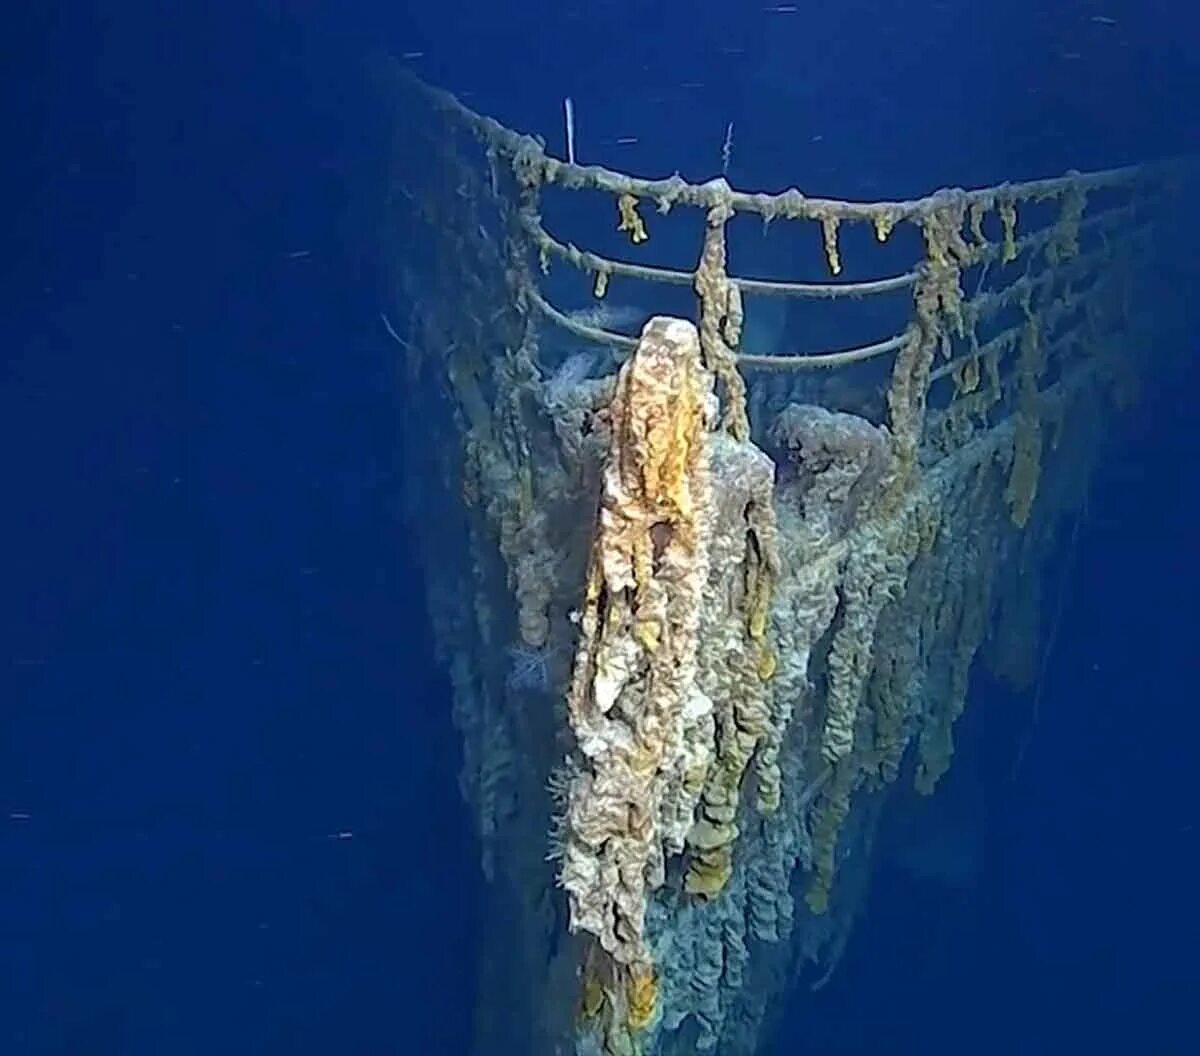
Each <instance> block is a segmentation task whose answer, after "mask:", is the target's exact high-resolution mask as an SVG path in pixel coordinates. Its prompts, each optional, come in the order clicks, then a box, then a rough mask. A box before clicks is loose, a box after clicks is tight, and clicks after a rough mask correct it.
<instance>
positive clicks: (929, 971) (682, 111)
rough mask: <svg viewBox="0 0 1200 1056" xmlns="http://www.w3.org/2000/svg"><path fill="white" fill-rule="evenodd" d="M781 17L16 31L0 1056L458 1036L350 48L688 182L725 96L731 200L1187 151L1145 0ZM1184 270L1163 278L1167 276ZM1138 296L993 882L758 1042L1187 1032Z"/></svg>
mask: <svg viewBox="0 0 1200 1056" xmlns="http://www.w3.org/2000/svg"><path fill="white" fill-rule="evenodd" d="M771 6H772V5H770V4H765V3H764V4H747V5H744V6H743V7H739V8H737V9H735V10H737V11H740V12H741V14H739V15H738V16H737V17H736V18H735V17H733V16H731V14H730V9H729V6H728V5H718V4H710V3H707V2H705V3H702V4H688V5H685V4H675V3H671V4H651V3H614V2H609V0H597V2H594V3H583V2H578V3H562V4H549V3H544V4H525V5H523V6H519V7H517V6H506V5H501V4H484V3H476V2H471V3H467V2H460V3H442V4H427V5H421V8H420V9H419V10H407V9H406V8H405V5H404V4H402V3H399V4H387V5H385V4H382V3H379V2H378V0H373V2H372V3H369V4H353V3H349V2H347V3H346V4H344V5H338V6H335V5H322V4H318V3H305V2H296V3H287V2H284V0H277V2H275V3H269V2H265V0H262V2H258V3H250V2H247V3H241V4H233V3H214V4H209V5H200V4H192V5H184V4H177V5H164V4H154V3H150V2H148V0H146V2H138V0H131V2H126V3H117V2H110V3H86V2H80V3H77V4H53V3H48V4H37V5H21V9H20V10H19V11H18V12H16V13H15V14H10V15H9V16H8V20H7V23H6V31H5V34H4V37H5V40H4V44H3V48H4V51H5V56H4V67H3V68H4V74H5V76H6V79H7V80H8V82H9V85H8V90H7V91H6V92H5V93H4V96H3V98H4V102H3V104H2V105H3V107H4V117H5V118H6V119H7V120H6V128H7V134H6V137H5V138H6V150H5V156H6V158H7V163H6V165H5V167H4V171H3V176H0V180H3V181H4V182H5V183H6V184H7V187H6V193H5V194H4V204H5V210H6V214H7V224H6V226H5V230H6V231H7V232H8V243H7V252H6V253H5V259H6V262H7V264H8V267H6V268H5V269H4V274H5V282H4V283H3V292H2V293H0V296H2V297H3V298H4V304H5V313H4V318H5V321H6V324H7V325H6V328H5V331H6V332H5V341H4V348H3V356H4V375H3V388H2V390H0V401H2V402H0V452H2V453H0V459H2V460H3V462H2V470H3V476H2V477H0V479H2V480H3V484H4V491H3V494H4V505H3V511H4V512H3V517H2V518H0V533H3V547H2V550H0V552H2V553H3V555H4V560H3V566H2V567H3V579H2V581H0V592H2V597H3V601H4V611H5V612H6V614H7V618H6V626H5V629H4V636H3V639H2V642H3V644H2V646H0V660H2V661H3V663H2V665H0V679H2V680H3V681H2V682H0V716H2V718H0V1053H4V1054H6V1056H7V1054H9V1053H11V1054H13V1056H24V1054H26V1053H30V1054H35V1053H36V1054H55V1056H68V1054H71V1056H74V1054H78V1056H115V1054H124V1053H129V1054H137V1056H142V1054H156V1056H157V1054H163V1053H171V1054H172V1056H185V1054H190V1053H196V1054H200V1053H205V1054H208V1053H211V1052H214V1051H219V1052H223V1053H229V1054H240V1053H246V1054H260V1053H261V1054H274V1053H278V1054H281V1056H282V1054H284V1053H287V1054H290V1056H299V1054H305V1053H314V1054H315V1053H331V1052H338V1053H341V1054H344V1056H356V1054H375V1053H392V1052H396V1053H398V1052H406V1051H420V1052H436V1053H448V1054H457V1053H465V1051H466V1048H467V1045H468V1039H469V1034H470V1018H471V1007H472V1002H473V980H474V973H475V969H474V958H475V951H474V947H473V943H474V940H475V936H476V934H477V932H478V921H477V915H478V907H479V905H480V902H481V883H482V882H481V879H480V877H479V871H478V867H477V855H476V852H475V850H474V848H473V846H472V842H471V836H470V818H469V815H468V812H467V810H466V808H465V807H464V806H463V805H462V804H461V802H460V799H459V795H458V790H457V787H456V772H457V767H458V748H457V741H456V736H455V734H454V732H453V730H452V728H451V725H450V718H449V700H448V692H447V688H446V685H445V682H444V680H443V678H442V676H441V675H440V673H438V672H437V671H436V669H435V668H434V666H433V663H432V658H431V649H430V642H429V638H428V631H427V629H426V624H425V620H424V616H423V608H422V606H423V601H422V596H421V589H422V588H421V580H420V574H419V569H417V568H415V567H413V564H412V563H411V561H410V560H409V558H408V553H407V544H406V537H405V530H404V525H403V523H402V522H401V520H400V517H399V492H400V486H399V484H400V482H399V480H398V476H397V467H398V466H399V465H400V454H399V450H398V445H399V429H398V423H397V414H398V397H397V393H396V391H395V385H394V380H393V373H392V363H391V360H392V353H393V351H394V346H390V345H389V343H388V342H387V340H386V338H384V337H383V335H381V334H380V333H379V329H378V325H377V315H376V313H377V311H378V298H377V296H376V290H377V286H376V282H377V277H376V274H375V270H374V254H375V252H376V248H377V247H376V246H375V245H373V243H372V223H371V221H372V209H373V207H374V204H375V203H374V201H373V200H372V195H374V194H375V193H376V191H377V184H376V183H375V178H376V175H377V166H378V164H379V161H380V159H381V158H382V156H383V143H384V134H383V130H382V129H381V127H380V125H379V119H378V106H377V101H376V99H375V98H374V97H373V96H372V89H371V87H370V85H369V83H368V81H367V78H366V77H365V73H364V67H363V64H362V59H363V57H364V56H365V55H366V54H367V53H368V52H370V51H371V50H372V49H377V48H378V49H384V50H388V51H393V52H397V53H399V52H421V53H422V55H421V57H420V58H419V59H413V60H412V61H413V63H414V65H416V66H417V68H418V69H420V70H421V72H423V73H424V74H425V75H427V76H428V77H429V78H430V79H431V80H433V81H435V82H436V83H440V84H444V85H446V86H447V87H450V88H453V89H455V90H460V91H464V92H467V93H469V100H470V101H471V103H472V104H473V105H475V106H477V107H478V108H480V109H484V110H486V111H488V112H492V113H495V114H496V115H497V116H499V117H501V118H502V119H504V120H506V121H508V122H509V123H511V124H514V125H516V126H518V127H522V128H528V129H530V130H532V131H537V132H540V133H542V134H544V135H546V136H547V137H548V138H549V139H550V141H551V142H552V143H553V144H555V145H557V143H558V138H560V137H561V133H560V120H561V118H560V115H561V100H562V97H563V96H565V95H568V94H569V95H572V96H573V97H574V98H575V100H576V107H577V112H578V114H579V121H580V145H581V150H583V151H587V152H588V153H590V154H591V155H592V156H593V160H603V161H607V162H609V163H612V164H621V165H627V166H634V167H638V168H641V169H643V170H645V171H648V172H651V173H658V172H667V171H670V170H671V169H672V168H674V167H680V168H682V169H683V170H684V171H685V172H686V173H688V174H689V175H693V176H702V177H703V176H709V175H712V174H713V172H714V170H715V168H716V165H717V164H718V162H717V156H718V154H719V147H720V141H721V137H722V134H723V131H724V128H725V125H726V123H727V122H728V121H730V120H733V121H735V122H736V127H737V138H736V141H735V154H734V165H733V168H732V170H731V176H732V177H733V178H735V179H736V180H738V181H739V182H742V183H745V184H750V185H755V186H768V187H779V186H783V185H785V184H787V183H790V182H800V183H801V185H802V186H804V187H805V189H806V190H811V191H813V192H817V193H834V194H846V195H862V196H868V195H872V194H875V195H879V194H892V195H900V194H908V193H918V192H922V191H925V190H927V189H929V188H930V187H933V186H936V185H939V184H944V183H978V182H984V181H995V180H998V179H1003V178H1006V177H1014V178H1015V177H1021V176H1030V175H1040V174H1044V173H1047V172H1058V171H1061V170H1062V169H1064V168H1065V167H1067V166H1078V167H1081V168H1085V167H1093V166H1098V165H1107V164H1113V163H1120V162H1125V161H1130V160H1137V159H1140V158H1144V157H1153V156H1160V155H1166V154H1174V153H1180V152H1184V151H1189V150H1192V149H1194V148H1195V146H1196V142H1195V100H1196V99H1197V98H1200V75H1198V73H1197V68H1196V65H1195V61H1196V60H1195V57H1194V41H1195V40H1196V39H1197V37H1198V35H1200V34H1198V33H1197V22H1196V16H1195V15H1194V14H1192V13H1190V12H1189V9H1188V7H1187V6H1186V5H1184V4H1182V3H1167V2H1165V0H1154V2H1140V3H1135V2H1134V0H1114V2H1112V3H1103V4H1102V3H1099V2H1098V0H1097V2H1096V3H1092V2H1090V0H1089V2H1085V0H1059V2H1054V3H1051V2H1034V0H1017V2H1014V3H1008V4H1004V5H1000V4H996V5H992V6H990V7H989V6H987V5H984V4H980V3H977V2H969V0H944V2H941V3H937V2H922V3H916V4H899V3H888V2H884V0H875V2H866V0H845V2H843V3H841V4H838V5H821V9H818V10H816V11H813V12H811V13H809V14H805V15H802V16H797V15H786V14H781V13H779V12H771V11H768V10H765V9H766V8H769V7H771ZM800 6H801V7H802V8H805V7H806V6H807V5H803V4H802V5H800ZM1094 16H1103V17H1105V18H1111V19H1115V20H1116V23H1117V24H1116V25H1115V26H1113V25H1109V24H1107V23H1105V22H1097V21H1094ZM685 84H688V85H695V84H698V85H700V87H686V88H685V87H682V86H683V85H685ZM623 135H637V136H638V138H639V143H638V144H637V145H636V146H634V147H632V148H629V149H627V150H626V152H625V153H619V152H617V148H616V147H615V146H613V143H612V141H613V140H615V139H616V138H617V137H619V136H623ZM556 137H557V138H556ZM817 137H819V138H817ZM1190 219H1191V218H1190V217H1186V216H1183V215H1181V216H1180V221H1181V224H1183V223H1184V222H1185V221H1190ZM1194 227H1195V225H1194V223H1193V225H1192V228H1191V229H1190V230H1191V231H1192V233H1193V234H1194ZM1183 230H1184V231H1185V232H1186V231H1187V230H1188V229H1187V228H1186V227H1185V228H1184V229H1183ZM1189 245H1190V244H1189V243H1188V242H1187V240H1186V238H1182V237H1181V238H1180V239H1179V242H1178V243H1177V244H1175V245H1174V246H1173V247H1172V248H1171V249H1170V251H1169V253H1168V255H1167V256H1168V259H1166V260H1165V261H1164V263H1165V265H1166V271H1165V273H1166V274H1167V275H1169V276H1170V280H1169V281H1170V282H1171V283H1172V284H1173V285H1174V286H1175V287H1176V289H1179V288H1183V289H1185V290H1191V291H1194V290H1195V289H1197V288H1198V287H1196V286H1195V281H1196V273H1195V270H1194V268H1192V267H1191V266H1190V261H1189V256H1188V247H1189ZM1170 306H1171V301H1170V299H1169V298H1168V297H1166V296H1164V301H1163V307H1162V309H1161V312H1162V314H1163V315H1164V320H1165V323H1166V324H1169V325H1164V331H1166V332H1165V333H1164V336H1163V339H1162V341H1161V343H1160V347H1155V348H1152V349H1145V350H1142V354H1144V355H1146V356H1148V357H1149V358H1151V359H1152V360H1153V361H1154V366H1153V367H1152V368H1151V370H1150V372H1149V378H1148V382H1149V383H1148V391H1147V394H1146V397H1145V400H1144V402H1143V404H1142V407H1141V409H1140V410H1139V411H1138V412H1137V413H1136V415H1135V417H1134V418H1132V419H1130V420H1127V421H1126V422H1124V423H1122V424H1121V425H1119V426H1118V427H1117V429H1118V433H1117V435H1116V436H1115V437H1114V442H1113V448H1112V453H1111V455H1110V456H1109V457H1108V458H1106V460H1105V464H1104V466H1103V467H1102V472H1101V476H1100V479H1099V481H1098V483H1097V485H1096V487H1095V489H1094V491H1093V495H1092V498H1091V503H1090V507H1089V514H1088V517H1087V519H1086V520H1085V521H1084V522H1083V524H1082V527H1081V532H1080V539H1079V545H1078V549H1077V553H1076V556H1075V559H1074V563H1073V565H1072V566H1070V569H1069V582H1067V583H1066V584H1065V590H1066V592H1067V593H1066V595H1065V598H1066V601H1065V604H1064V608H1063V619H1062V623H1061V628H1060V632H1059V635H1058V639H1057V648H1056V650H1055V652H1054V654H1053V656H1052V658H1051V661H1050V663H1049V666H1048V671H1047V678H1046V684H1045V689H1044V695H1043V700H1042V708H1041V715H1040V720H1039V724H1038V727H1037V730H1036V735H1035V737H1034V739H1033V741H1032V745H1031V748H1030V750H1029V753H1028V756H1027V758H1026V760H1025V764H1024V766H1023V768H1022V771H1021V774H1020V777H1019V780H1018V781H1016V782H1015V783H1014V782H1010V781H1008V780H1007V773H1008V768H1009V764H1010V763H1011V758H1012V751H1013V748H1014V745H1015V744H1016V743H1017V742H1018V741H1019V739H1020V737H1021V735H1022V731H1023V730H1024V729H1025V728H1026V727H1025V720H1026V717H1027V715H1028V707H1029V702H1028V700H1012V701H1008V702H1004V701H1003V698H1002V697H1001V696H1000V695H999V691H998V690H996V689H995V688H994V687H989V686H984V687H983V688H982V692H983V693H984V694H985V695H989V694H990V696H989V703H988V705H987V706H988V714H989V719H988V722H989V725H990V726H991V727H994V728H992V729H990V730H989V733H990V740H989V744H991V745H994V758H993V757H990V756H989V757H988V758H987V759H985V760H984V762H983V765H985V766H986V767H988V768H989V775H990V778H991V780H990V783H989V785H988V788H989V800H988V804H989V805H988V813H987V819H986V820H987V841H986V846H987V848H988V852H987V853H988V871H987V874H986V879H985V882H984V883H983V884H982V885H981V888H980V890H979V891H978V892H977V893H976V895H975V896H974V897H973V898H972V899H970V900H969V901H968V902H967V904H966V905H955V906H952V907H948V906H945V905H941V904H939V903H938V902H937V900H936V899H935V898H934V897H933V896H931V895H930V893H929V892H928V891H925V890H921V889H917V888H915V887H914V888H912V889H909V888H907V887H905V886H904V885H903V883H902V882H900V881H898V880H897V881H895V882H894V883H893V885H892V886H890V887H885V886H883V885H880V886H879V887H878V888H877V889H876V891H875V892H874V893H873V897H872V902H871V908H870V912H869V915H868V916H867V918H866V919H865V920H864V921H863V922H862V924H861V925H860V930H859V932H858V934H857V935H856V938H855V941H854V942H853V943H852V945H851V949H850V952H849V953H848V956H847V959H846V962H845V964H844V965H843V968H842V971H841V972H840V974H839V975H838V976H837V977H835V980H834V982H833V983H831V984H830V986H829V988H828V989H827V990H826V991H824V992H823V995H822V998H821V1000H820V1001H818V1002H816V1003H813V1002H805V1003H804V1006H803V1011H804V1014H803V1018H796V1019H795V1020H794V1021H792V1020H785V1022H784V1024H783V1025H782V1027H781V1039H780V1041H779V1047H778V1051H779V1052H780V1053H783V1052H788V1053H791V1052H807V1051H812V1052H814V1053H823V1054H826V1056H829V1054H835V1053H837V1054H842V1053H846V1054H849V1053H855V1054H858V1053H867V1052H871V1053H896V1054H904V1053H914V1054H915V1053H922V1054H928V1053H934V1052H947V1053H950V1052H954V1053H959V1052H962V1051H971V1052H975V1053H985V1052H986V1053H993V1052H994V1053H1014V1054H1016V1053H1050V1052H1061V1051H1063V1050H1064V1049H1067V1050H1070V1051H1090V1052H1118V1051H1130V1050H1134V1051H1146V1052H1154V1053H1176V1052H1179V1053H1183V1052H1191V1051H1194V1048H1195V1043H1194V1036H1193V1033H1192V1030H1193V1028H1192V1009H1193V1007H1194V1002H1195V999H1196V998H1197V996H1200V985H1198V984H1197V972H1196V969H1195V966H1194V950H1195V942H1196V939H1197V938H1200V929H1198V928H1197V911H1196V907H1195V902H1194V892H1195V890H1196V881H1197V879H1198V877H1197V868H1196V863H1197V856H1198V853H1200V848H1198V845H1197V839H1198V835H1197V830H1196V827H1195V826H1196V822H1197V819H1196V802H1197V797H1196V795H1195V792H1194V790H1193V787H1192V785H1191V776H1190V768H1191V765H1192V759H1193V757H1194V744H1195V743H1196V737H1197V732H1198V731H1197V725H1198V723H1197V719H1196V717H1195V712H1194V709H1193V707H1192V702H1193V701H1194V699H1195V679H1194V675H1195V668H1196V665H1195V661H1194V655H1195V654H1194V651H1195V648H1196V637H1197V636H1196V633H1195V629H1194V628H1195V618H1194V604H1195V602H1194V599H1195V598H1196V597H1197V594H1198V591H1200V583H1198V582H1197V578H1198V577H1197V573H1196V562H1195V559H1194V538H1195V533H1194V527H1193V526H1194V519H1195V516H1196V512H1197V502H1196V470H1195V466H1196V456H1197V453H1198V452H1197V441H1196V431H1195V427H1194V418H1193V412H1192V410H1191V407H1192V404H1193V399H1194V394H1195V392H1196V386H1195V383H1196V381H1197V377H1196V369H1195V356H1196V352H1197V349H1196V341H1195V337H1194V333H1195V331H1194V330H1193V329H1191V328H1190V327H1191V325H1192V324H1194V323H1195V319H1194V318H1193V319H1190V320H1189V319H1186V318H1177V317H1176V316H1175V315H1172V316H1171V317H1170V318H1169V319H1168V318H1167V313H1168V311H1169V310H1170V311H1174V309H1171V307H1170ZM996 702H1000V704H1003V703H1007V704H1008V707H1007V709H1006V708H1005V707H1003V706H1000V704H997V703H996ZM339 834H350V835H348V836H347V835H339Z"/></svg>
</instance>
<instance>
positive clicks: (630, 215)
mask: <svg viewBox="0 0 1200 1056" xmlns="http://www.w3.org/2000/svg"><path fill="white" fill-rule="evenodd" d="M637 207H638V200H637V199H636V198H635V197H634V196H633V195H632V194H623V195H621V197H620V198H618V199H617V212H618V213H619V214H620V216H621V222H620V223H618V224H617V230H618V231H624V232H626V233H627V234H628V235H629V241H630V242H632V243H633V244H634V245H635V246H640V245H641V244H642V243H643V242H647V241H649V239H650V234H649V232H648V231H647V230H646V221H645V220H643V219H642V218H641V215H640V214H639V213H638V211H637Z"/></svg>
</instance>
